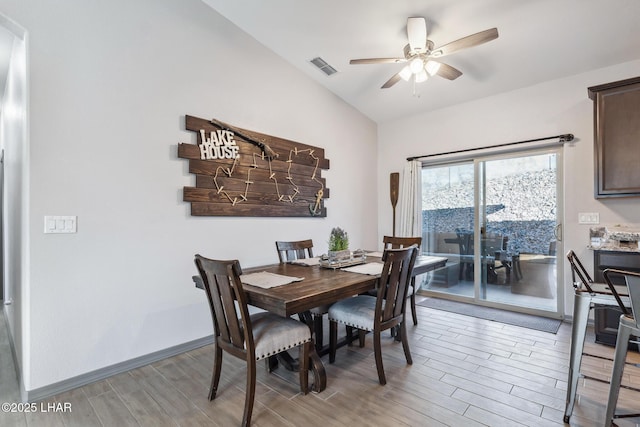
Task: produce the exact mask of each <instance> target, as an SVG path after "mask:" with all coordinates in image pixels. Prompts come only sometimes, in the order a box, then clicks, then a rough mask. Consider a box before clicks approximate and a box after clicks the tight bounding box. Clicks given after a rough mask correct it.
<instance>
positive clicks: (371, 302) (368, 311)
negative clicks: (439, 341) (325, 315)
mask: <svg viewBox="0 0 640 427" xmlns="http://www.w3.org/2000/svg"><path fill="white" fill-rule="evenodd" d="M417 255H418V247H417V246H416V245H412V246H409V247H408V248H401V249H386V250H385V251H384V253H383V255H382V260H383V261H384V266H383V267H382V273H381V275H380V279H379V282H378V295H377V296H376V297H372V296H370V295H358V296H355V297H352V298H347V299H345V300H342V301H339V302H337V303H335V304H333V305H332V306H331V307H330V308H329V321H330V326H329V341H330V344H329V345H330V351H329V362H330V363H333V362H334V361H335V358H336V348H337V342H338V322H340V323H343V324H345V325H347V326H350V327H353V328H356V329H358V330H359V331H370V332H373V350H374V354H375V359H376V367H377V369H378V380H379V382H380V384H382V385H385V384H386V383H387V380H386V377H385V374H384V367H383V365H382V349H381V343H380V334H381V333H382V331H385V330H387V329H391V328H394V327H396V326H399V328H398V329H399V334H400V337H401V341H402V348H403V350H404V355H405V358H406V360H407V364H409V365H411V364H412V363H413V360H412V359H411V351H410V350H409V340H408V338H407V328H406V322H405V307H406V305H407V304H406V299H407V292H408V290H409V286H410V282H411V275H412V272H413V265H414V264H415V261H416V257H417ZM363 336H364V335H363V334H362V333H361V337H363Z"/></svg>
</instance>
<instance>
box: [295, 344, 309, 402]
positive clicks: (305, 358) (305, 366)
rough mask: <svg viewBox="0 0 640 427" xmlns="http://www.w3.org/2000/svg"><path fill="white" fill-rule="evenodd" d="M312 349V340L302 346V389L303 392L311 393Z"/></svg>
mask: <svg viewBox="0 0 640 427" xmlns="http://www.w3.org/2000/svg"><path fill="white" fill-rule="evenodd" d="M310 351H311V342H310V341H309V342H306V343H304V344H302V345H301V346H300V356H299V357H298V360H299V361H300V367H299V371H300V391H301V392H302V394H307V393H309V352H310Z"/></svg>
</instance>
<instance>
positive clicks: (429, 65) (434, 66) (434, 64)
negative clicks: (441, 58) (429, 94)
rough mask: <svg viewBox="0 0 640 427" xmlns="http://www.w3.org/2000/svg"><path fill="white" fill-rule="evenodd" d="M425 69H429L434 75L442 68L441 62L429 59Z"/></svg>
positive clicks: (430, 73) (428, 71) (431, 74)
mask: <svg viewBox="0 0 640 427" xmlns="http://www.w3.org/2000/svg"><path fill="white" fill-rule="evenodd" d="M424 69H425V70H427V73H429V75H430V76H434V75H435V74H436V73H437V72H438V70H439V69H440V63H439V62H435V61H427V63H426V65H425V66H424Z"/></svg>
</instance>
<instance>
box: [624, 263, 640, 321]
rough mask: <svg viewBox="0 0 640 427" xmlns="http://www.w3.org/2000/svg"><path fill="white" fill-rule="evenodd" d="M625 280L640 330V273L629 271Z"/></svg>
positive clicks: (634, 316)
mask: <svg viewBox="0 0 640 427" xmlns="http://www.w3.org/2000/svg"><path fill="white" fill-rule="evenodd" d="M624 278H625V281H626V283H627V290H628V291H629V299H630V300H631V311H632V313H633V318H634V320H635V322H636V328H640V273H636V272H631V271H628V272H627V273H626V274H625V277H624Z"/></svg>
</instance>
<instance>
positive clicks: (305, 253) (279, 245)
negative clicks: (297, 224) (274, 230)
mask: <svg viewBox="0 0 640 427" xmlns="http://www.w3.org/2000/svg"><path fill="white" fill-rule="evenodd" d="M276 250H277V251H278V258H279V259H280V263H281V264H282V263H285V262H291V261H295V260H298V259H304V258H313V240H311V239H308V240H299V241H297V242H282V241H277V242H276Z"/></svg>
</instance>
